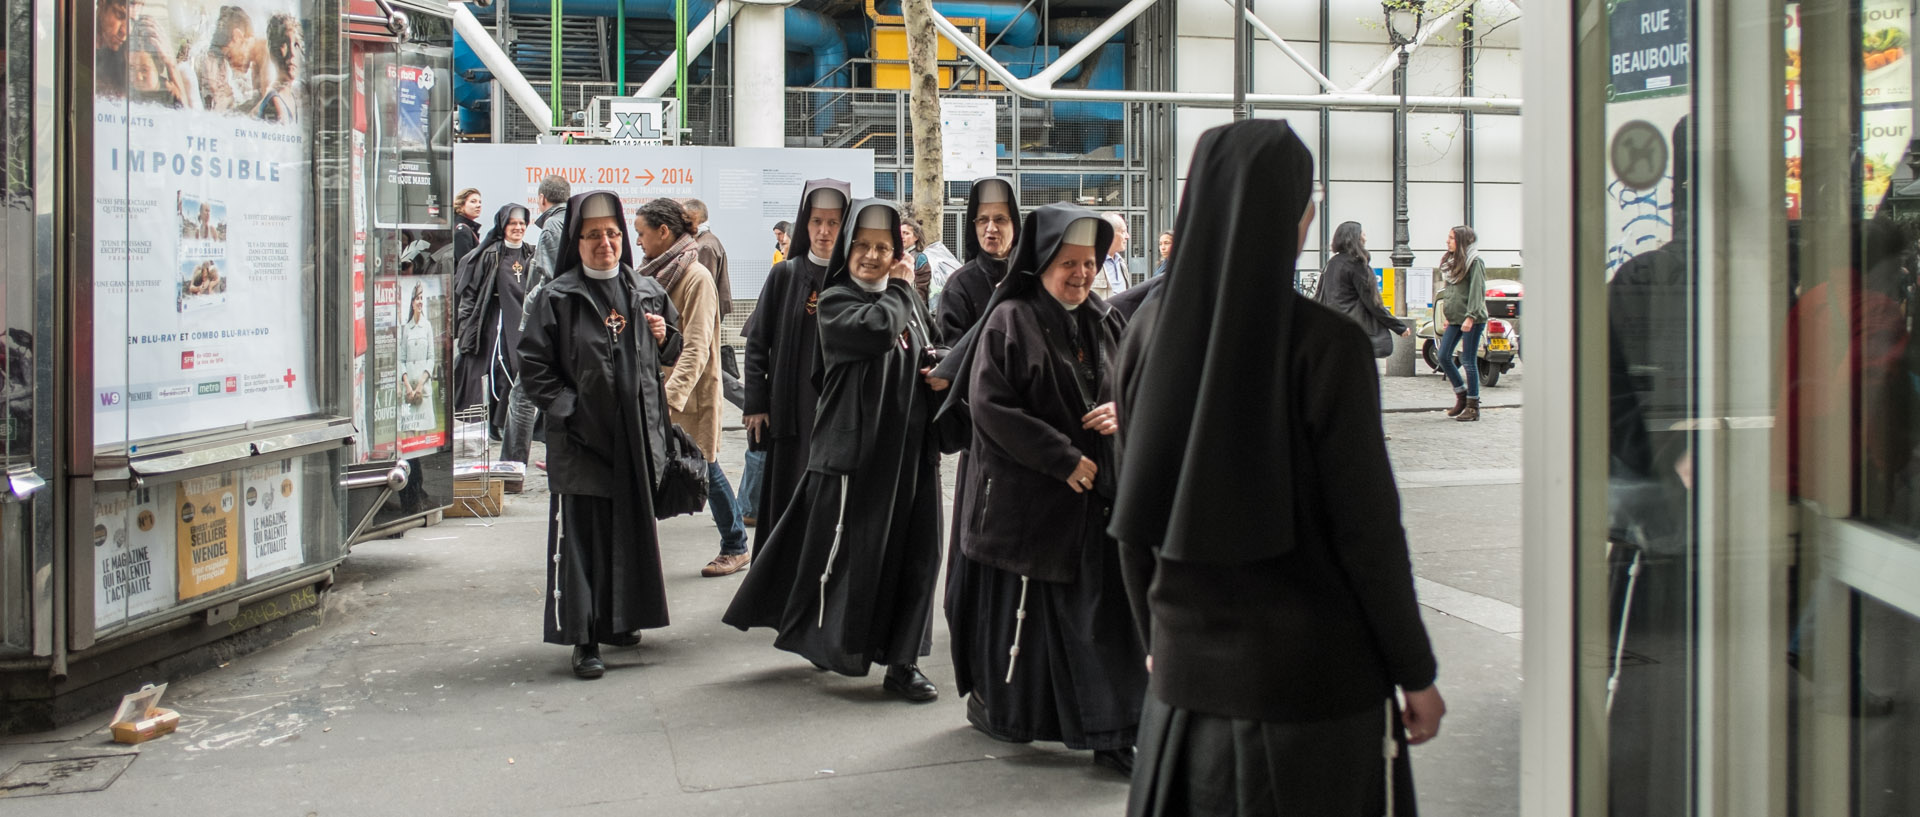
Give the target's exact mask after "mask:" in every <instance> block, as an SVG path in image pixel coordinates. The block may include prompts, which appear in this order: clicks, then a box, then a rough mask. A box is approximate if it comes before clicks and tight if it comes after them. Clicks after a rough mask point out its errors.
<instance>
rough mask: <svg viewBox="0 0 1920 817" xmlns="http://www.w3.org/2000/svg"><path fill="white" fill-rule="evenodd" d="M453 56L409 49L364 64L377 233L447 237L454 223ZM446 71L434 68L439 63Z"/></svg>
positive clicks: (373, 57)
mask: <svg viewBox="0 0 1920 817" xmlns="http://www.w3.org/2000/svg"><path fill="white" fill-rule="evenodd" d="M451 53H452V52H451V51H450V50H449V49H444V48H439V49H436V48H426V47H418V46H407V47H404V48H402V49H401V50H400V51H399V52H398V53H394V54H368V55H366V57H365V63H364V70H365V72H366V73H365V88H366V105H367V130H368V138H369V139H370V140H371V143H372V145H373V160H374V166H373V174H374V176H373V182H374V193H373V196H374V208H373V217H374V226H376V227H384V228H403V227H410V228H421V229H438V230H445V229H450V228H451V224H450V222H451V221H452V220H453V212H452V198H453V187H452V178H453V167H452V162H453V153H452V151H451V150H449V149H448V145H450V144H452V138H453V136H452V131H451V128H452V127H453V118H452V117H450V116H442V117H438V118H436V117H433V116H431V115H430V114H429V112H430V111H435V110H440V111H446V110H452V108H453V105H452V102H451V99H452V97H451V94H452V87H453V83H452V81H451V79H450V77H449V76H448V74H447V70H446V68H445V67H444V66H445V65H446V64H447V56H449V55H451ZM435 54H439V55H440V58H439V59H438V60H437V62H438V64H439V65H440V66H442V67H434V65H433V64H432V63H433V62H435V59H434V55H435Z"/></svg>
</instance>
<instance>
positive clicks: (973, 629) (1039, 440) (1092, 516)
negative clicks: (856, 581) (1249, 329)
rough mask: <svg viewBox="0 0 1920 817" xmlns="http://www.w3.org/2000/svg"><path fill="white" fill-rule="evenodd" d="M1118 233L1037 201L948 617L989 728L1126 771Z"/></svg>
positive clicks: (995, 332)
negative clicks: (1114, 286)
mask: <svg viewBox="0 0 1920 817" xmlns="http://www.w3.org/2000/svg"><path fill="white" fill-rule="evenodd" d="M1113 240H1114V238H1113V228H1112V226H1110V224H1109V222H1107V221H1106V220H1104V219H1102V218H1101V217H1100V216H1099V214H1097V213H1095V212H1093V211H1091V210H1087V209H1085V208H1081V207H1076V206H1073V205H1067V204H1050V205H1047V206H1045V207H1041V208H1039V209H1037V210H1035V211H1033V213H1032V214H1031V215H1029V216H1028V217H1027V222H1026V226H1025V228H1024V229H1023V230H1022V231H1021V241H1020V245H1019V248H1018V249H1017V250H1016V251H1015V253H1014V256H1013V259H1012V264H1011V270H1012V272H1010V273H1009V274H1008V276H1007V280H1006V282H1005V283H1003V284H1001V285H1000V289H999V290H998V291H997V292H996V293H995V295H994V298H993V301H992V302H991V304H990V305H989V306H988V308H987V313H986V318H985V320H984V321H983V322H982V323H981V324H980V326H979V328H978V329H976V330H975V338H974V345H973V347H972V350H971V355H972V361H971V363H970V364H969V365H968V371H969V372H970V377H969V378H968V379H966V380H964V381H962V384H961V387H962V388H966V389H969V393H968V394H966V395H964V399H965V402H966V404H967V405H969V406H971V416H972V421H973V441H972V447H971V448H970V449H969V451H968V458H967V462H968V466H967V470H966V472H965V476H964V480H965V481H964V482H963V483H961V484H959V486H958V493H959V496H958V498H956V500H955V505H956V506H959V507H964V508H966V509H967V511H966V514H965V516H964V517H962V518H958V519H956V520H955V525H954V529H955V530H954V542H955V543H956V544H955V547H956V549H958V550H959V551H960V552H961V553H962V554H963V557H962V558H957V559H953V560H951V567H950V568H949V575H948V579H947V622H948V628H949V630H950V631H951V632H952V635H953V667H954V677H955V680H956V681H957V682H958V683H959V686H960V691H961V692H962V693H965V694H966V695H967V696H968V699H967V719H968V720H969V721H970V722H972V724H973V726H974V728H976V729H979V730H980V731H982V732H984V733H986V734H988V735H990V736H993V737H995V738H998V739H1000V740H1011V741H1029V740H1047V741H1061V742H1063V743H1065V744H1066V745H1067V746H1068V748H1072V749H1091V750H1093V752H1094V760H1095V762H1097V763H1100V764H1102V765H1105V766H1110V767H1113V768H1115V769H1117V770H1120V771H1121V772H1122V773H1126V772H1129V771H1130V770H1131V769H1132V767H1133V744H1134V733H1135V730H1136V727H1137V726H1138V724H1139V715H1140V702H1141V698H1142V696H1143V695H1144V694H1145V691H1146V683H1147V674H1146V668H1145V666H1144V661H1145V659H1146V652H1145V650H1144V648H1143V647H1142V645H1141V643H1140V638H1139V636H1138V635H1137V633H1136V632H1135V630H1134V627H1133V620H1132V617H1131V614H1130V612H1129V611H1128V608H1127V600H1126V590H1125V588H1124V586H1123V585H1122V584H1121V581H1120V567H1119V552H1118V550H1117V549H1116V548H1115V546H1114V543H1113V540H1111V539H1108V538H1107V533H1106V522H1107V517H1108V515H1109V514H1110V513H1111V511H1112V507H1113V495H1114V486H1115V484H1116V483H1115V482H1114V475H1115V470H1114V462H1113V442H1112V441H1113V438H1112V436H1111V435H1112V434H1113V433H1114V431H1115V430H1117V424H1116V422H1115V419H1114V406H1113V402H1112V400H1113V383H1114V365H1113V363H1114V354H1115V353H1116V352H1117V351H1118V348H1119V344H1120V337H1121V334H1122V332H1123V331H1124V329H1125V326H1126V321H1125V319H1124V318H1122V317H1121V316H1120V315H1119V313H1117V312H1114V311H1113V310H1111V309H1109V308H1108V307H1107V304H1106V302H1105V301H1103V300H1102V299H1101V298H1100V297H1099V296H1098V295H1096V294H1094V284H1095V283H1096V281H1097V280H1098V278H1099V276H1100V275H1101V259H1102V258H1104V257H1105V256H1106V254H1107V248H1108V247H1110V246H1111V245H1112V243H1113Z"/></svg>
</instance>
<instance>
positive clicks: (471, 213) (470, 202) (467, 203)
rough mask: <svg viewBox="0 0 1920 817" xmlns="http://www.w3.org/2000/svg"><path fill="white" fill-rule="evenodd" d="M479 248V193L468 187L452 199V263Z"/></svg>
mask: <svg viewBox="0 0 1920 817" xmlns="http://www.w3.org/2000/svg"><path fill="white" fill-rule="evenodd" d="M478 246H480V191H479V190H477V189H475V188H472V187H469V188H467V189H465V190H462V191H460V192H459V193H458V194H456V195H454V197H453V262H454V264H456V265H458V264H459V263H460V260H461V259H463V258H466V257H467V253H470V252H473V248H474V247H478Z"/></svg>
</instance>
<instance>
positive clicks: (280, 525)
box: [240, 457, 306, 581]
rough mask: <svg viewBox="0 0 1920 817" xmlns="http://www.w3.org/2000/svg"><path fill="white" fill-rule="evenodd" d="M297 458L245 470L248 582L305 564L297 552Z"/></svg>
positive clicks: (243, 495) (299, 497)
mask: <svg viewBox="0 0 1920 817" xmlns="http://www.w3.org/2000/svg"><path fill="white" fill-rule="evenodd" d="M301 481H302V480H301V473H300V460H299V458H297V457H296V458H293V459H286V460H281V461H279V462H277V463H273V464H271V465H258V466H253V467H251V468H248V469H246V472H245V477H244V479H243V484H242V485H241V492H240V496H241V501H242V502H243V504H244V507H243V509H242V511H241V517H242V518H243V519H244V520H245V522H246V526H247V580H248V581H252V580H254V579H257V578H260V577H261V576H265V575H267V574H268V573H273V572H276V571H280V570H285V569H287V568H289V567H299V566H300V564H301V563H302V562H304V561H306V560H305V558H304V556H303V554H302V552H301V549H300V539H299V534H300V520H301V502H302V501H303V500H304V499H305V498H306V497H305V495H304V494H303V493H302V492H301V490H300V483H301Z"/></svg>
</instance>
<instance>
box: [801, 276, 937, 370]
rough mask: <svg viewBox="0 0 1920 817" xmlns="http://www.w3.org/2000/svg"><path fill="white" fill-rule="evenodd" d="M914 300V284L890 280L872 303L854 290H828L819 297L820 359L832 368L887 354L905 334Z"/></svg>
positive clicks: (835, 288) (836, 288)
mask: <svg viewBox="0 0 1920 817" xmlns="http://www.w3.org/2000/svg"><path fill="white" fill-rule="evenodd" d="M913 298H914V294H913V285H912V284H910V283H907V282H905V281H889V282H888V283H887V288H886V289H885V290H883V291H881V293H880V297H879V298H876V299H874V300H871V301H869V300H867V296H866V293H864V292H861V291H860V290H858V289H855V288H853V287H845V286H835V287H828V288H827V291H826V292H823V293H821V294H820V354H821V357H822V358H823V359H824V360H825V361H826V364H827V365H828V366H832V365H834V364H837V363H850V362H853V361H857V360H868V359H871V358H876V357H879V356H881V355H884V354H886V353H887V350H888V349H890V348H893V345H894V343H895V342H897V341H898V340H899V339H900V333H902V332H905V331H907V321H908V319H910V318H912V317H913Z"/></svg>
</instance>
